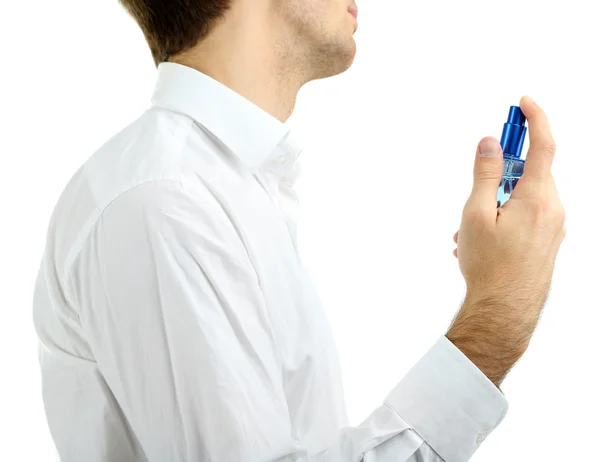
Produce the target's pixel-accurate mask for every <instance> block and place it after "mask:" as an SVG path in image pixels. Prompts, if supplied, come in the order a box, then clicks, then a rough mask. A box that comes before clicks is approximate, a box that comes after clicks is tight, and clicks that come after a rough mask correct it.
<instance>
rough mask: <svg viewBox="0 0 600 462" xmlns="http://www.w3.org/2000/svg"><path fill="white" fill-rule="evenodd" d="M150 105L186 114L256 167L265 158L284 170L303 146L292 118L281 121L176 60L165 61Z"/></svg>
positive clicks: (295, 159) (259, 165)
mask: <svg viewBox="0 0 600 462" xmlns="http://www.w3.org/2000/svg"><path fill="white" fill-rule="evenodd" d="M152 105H153V106H157V107H162V108H165V109H170V110H173V111H176V112H180V113H183V114H186V115H188V116H190V117H191V118H193V119H194V120H195V121H196V122H198V123H199V124H200V125H202V126H203V127H204V128H206V129H207V130H208V131H210V132H211V133H212V134H213V135H215V136H216V137H217V138H218V139H219V140H220V141H221V142H222V143H223V144H225V146H226V147H227V148H229V149H230V150H231V151H232V152H233V154H234V155H236V156H237V157H238V158H239V159H240V160H241V161H242V162H243V163H244V164H246V166H247V167H248V168H249V169H250V170H252V171H253V172H255V171H256V170H258V169H259V168H261V167H262V166H263V165H264V164H265V163H266V162H267V161H272V163H273V164H274V168H275V170H279V171H280V172H281V173H282V174H285V169H286V166H288V167H289V166H290V165H291V166H293V165H294V164H295V163H296V161H297V159H298V157H299V155H300V153H301V151H302V147H301V145H300V142H299V139H298V138H297V137H296V136H295V135H294V134H293V133H291V129H290V124H289V123H288V122H289V121H288V122H286V123H282V122H281V121H279V120H277V119H276V118H275V117H273V116H272V115H270V114H269V113H267V112H266V111H264V110H263V109H261V108H260V107H258V106H256V105H255V104H254V103H252V102H251V101H249V100H247V99H246V98H244V97H243V96H241V95H239V94H238V93H236V92H235V91H233V90H231V89H230V88H228V87H227V86H225V85H223V84H222V83H220V82H218V81H217V80H214V79H213V78H211V77H209V76H208V75H206V74H203V73H202V72H199V71H197V70H195V69H193V68H191V67H188V66H184V65H181V64H177V63H171V62H162V63H160V64H159V66H158V77H157V81H156V86H155V89H154V93H153V95H152Z"/></svg>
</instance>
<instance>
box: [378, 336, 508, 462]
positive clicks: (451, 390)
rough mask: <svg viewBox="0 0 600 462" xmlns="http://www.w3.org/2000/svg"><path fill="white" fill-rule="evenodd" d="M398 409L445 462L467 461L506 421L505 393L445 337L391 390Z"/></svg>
mask: <svg viewBox="0 0 600 462" xmlns="http://www.w3.org/2000/svg"><path fill="white" fill-rule="evenodd" d="M386 404H387V405H388V406H390V407H391V408H392V409H394V410H395V411H396V412H397V413H398V414H399V415H400V417H402V419H404V420H405V421H406V422H407V423H408V424H409V425H410V426H411V427H412V428H413V429H414V430H415V431H416V432H417V433H418V434H419V435H420V436H421V437H422V438H423V439H424V440H425V441H426V442H427V444H428V445H429V446H430V447H431V448H432V449H433V450H434V451H436V452H437V453H438V454H439V456H440V457H441V458H442V459H443V460H444V461H446V462H466V461H468V460H469V459H470V458H471V456H472V455H473V454H474V453H475V451H476V450H477V448H478V447H479V445H480V444H481V443H482V442H483V440H484V439H485V438H486V437H487V435H489V434H490V433H491V432H492V431H493V430H494V429H495V428H496V427H497V426H498V425H499V424H500V422H502V420H503V419H504V416H505V415H506V412H507V411H508V401H507V400H506V398H505V396H504V394H502V392H501V391H500V390H499V389H498V388H497V387H496V386H495V385H494V384H493V383H492V382H491V381H490V380H489V379H488V378H487V377H486V376H485V374H483V372H481V371H480V370H479V368H477V366H475V364H473V363H472V362H471V361H470V360H469V358H467V357H466V356H465V355H464V354H463V353H462V352H461V351H460V350H459V349H458V348H457V347H456V346H455V345H454V344H453V343H452V342H451V341H450V340H448V339H447V338H446V336H443V337H442V338H440V339H439V340H438V341H437V342H436V343H435V344H434V346H433V347H432V348H431V349H430V350H429V351H428V352H427V353H426V354H425V356H424V357H423V358H422V359H421V360H420V361H419V362H418V363H417V364H416V365H415V366H414V367H413V368H412V369H411V370H410V371H409V372H408V374H407V375H406V376H405V377H404V379H402V381H401V382H400V383H399V384H398V385H396V387H395V388H394V389H393V390H392V391H391V392H390V394H389V395H388V396H387V398H386Z"/></svg>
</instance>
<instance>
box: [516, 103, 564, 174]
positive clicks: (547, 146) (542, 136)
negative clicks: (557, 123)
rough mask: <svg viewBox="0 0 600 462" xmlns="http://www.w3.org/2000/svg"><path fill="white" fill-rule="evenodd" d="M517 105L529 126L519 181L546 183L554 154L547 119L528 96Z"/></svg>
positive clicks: (554, 145)
mask: <svg viewBox="0 0 600 462" xmlns="http://www.w3.org/2000/svg"><path fill="white" fill-rule="evenodd" d="M519 104H520V107H521V110H522V111H523V114H525V117H526V118H527V123H528V124H529V150H528V151H527V157H526V159H525V170H524V172H523V177H522V179H521V181H522V180H525V181H528V180H537V181H542V182H543V181H547V180H548V178H549V177H550V171H551V168H552V161H553V160H554V154H555V152H556V144H555V142H554V138H553V136H552V131H551V130H550V124H549V123H548V118H547V117H546V113H545V112H544V111H543V110H542V108H541V107H539V106H538V105H537V104H536V103H535V102H534V101H533V100H532V99H531V98H530V97H529V96H523V98H521V101H520V103H519Z"/></svg>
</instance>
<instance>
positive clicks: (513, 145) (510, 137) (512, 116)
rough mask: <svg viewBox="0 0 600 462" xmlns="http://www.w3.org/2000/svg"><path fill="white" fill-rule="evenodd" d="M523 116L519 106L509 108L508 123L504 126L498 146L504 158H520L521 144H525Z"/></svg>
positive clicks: (525, 128)
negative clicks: (500, 147)
mask: <svg viewBox="0 0 600 462" xmlns="http://www.w3.org/2000/svg"><path fill="white" fill-rule="evenodd" d="M526 120H527V119H526V118H525V114H523V112H522V111H521V108H520V107H519V106H511V107H510V112H509V113H508V121H507V122H506V123H505V124H504V130H502V138H501V140H500V145H501V146H502V152H503V153H504V155H505V156H512V157H521V152H522V151H523V143H524V142H525V133H527V127H526V126H525V121H526Z"/></svg>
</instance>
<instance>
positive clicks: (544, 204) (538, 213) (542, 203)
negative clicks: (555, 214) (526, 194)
mask: <svg viewBox="0 0 600 462" xmlns="http://www.w3.org/2000/svg"><path fill="white" fill-rule="evenodd" d="M549 207H550V201H549V200H548V199H547V198H546V197H543V196H540V197H537V198H535V199H534V200H532V201H531V204H530V208H531V213H532V215H533V216H534V217H535V218H538V219H539V218H541V217H543V216H545V215H546V214H547V212H548V209H549Z"/></svg>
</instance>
